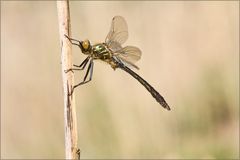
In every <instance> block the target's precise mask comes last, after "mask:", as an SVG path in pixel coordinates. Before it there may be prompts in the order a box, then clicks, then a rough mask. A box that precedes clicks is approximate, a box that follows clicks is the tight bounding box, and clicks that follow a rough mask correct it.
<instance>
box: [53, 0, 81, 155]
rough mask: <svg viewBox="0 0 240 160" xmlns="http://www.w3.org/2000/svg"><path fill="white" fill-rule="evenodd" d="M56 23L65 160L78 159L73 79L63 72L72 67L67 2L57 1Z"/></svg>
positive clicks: (71, 74)
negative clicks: (61, 83) (59, 50)
mask: <svg viewBox="0 0 240 160" xmlns="http://www.w3.org/2000/svg"><path fill="white" fill-rule="evenodd" d="M57 11H58V23H59V34H60V45H61V64H62V77H63V91H64V125H65V126H64V127H65V158H66V159H78V154H77V152H78V148H77V141H78V137H77V118H76V107H75V98H74V94H72V95H71V96H70V93H71V90H72V86H73V84H74V77H73V73H72V72H68V73H65V71H66V70H67V69H69V68H71V66H72V48H71V43H70V42H69V40H68V39H67V38H66V37H65V36H64V35H65V34H66V35H68V36H70V37H71V35H70V34H71V33H70V12H69V1H68V0H63V1H57Z"/></svg>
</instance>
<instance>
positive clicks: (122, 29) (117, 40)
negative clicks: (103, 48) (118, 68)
mask: <svg viewBox="0 0 240 160" xmlns="http://www.w3.org/2000/svg"><path fill="white" fill-rule="evenodd" d="M127 39H128V27H127V22H126V21H125V19H124V18H123V17H121V16H115V17H113V19H112V24H111V28H110V31H109V33H108V35H107V37H106V39H105V42H106V43H107V45H108V46H109V47H110V48H111V49H116V48H115V47H116V45H117V46H121V44H123V43H124V42H126V40H127Z"/></svg>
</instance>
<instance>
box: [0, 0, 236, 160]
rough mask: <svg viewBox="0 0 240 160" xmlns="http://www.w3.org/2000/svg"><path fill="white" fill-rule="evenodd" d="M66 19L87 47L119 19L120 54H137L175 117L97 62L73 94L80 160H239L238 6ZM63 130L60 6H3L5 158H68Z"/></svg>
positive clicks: (193, 5) (85, 6)
mask: <svg viewBox="0 0 240 160" xmlns="http://www.w3.org/2000/svg"><path fill="white" fill-rule="evenodd" d="M70 12H71V25H72V36H73V37H74V38H77V39H82V40H83V39H86V38H88V39H90V40H91V42H93V43H94V42H102V41H104V40H105V37H106V35H107V33H108V31H109V28H110V24H111V19H112V17H113V16H115V15H121V16H123V17H125V19H126V21H127V23H128V28H129V39H128V41H127V42H126V45H127V44H128V45H135V46H138V47H139V48H140V49H141V50H142V52H143V55H142V59H141V60H140V61H139V62H138V63H137V65H138V66H139V67H140V70H139V71H136V72H137V73H138V74H140V75H141V76H142V77H143V78H145V79H146V80H147V81H148V82H149V83H150V84H152V85H153V86H154V87H155V88H156V89H157V90H158V91H159V92H160V93H161V94H162V95H163V96H164V97H165V99H166V100H167V102H168V103H169V105H170V106H171V108H172V110H171V111H170V112H169V111H167V110H164V109H163V108H162V107H160V106H159V104H158V103H157V102H156V101H155V100H154V99H153V98H152V96H151V95H150V94H149V93H148V92H147V91H146V90H145V88H144V87H142V86H141V85H140V84H139V83H138V82H137V81H136V80H135V79H133V78H132V77H131V76H130V75H128V74H126V73H124V72H123V71H121V70H116V71H113V70H112V68H111V67H110V66H108V65H106V64H105V63H103V62H99V61H96V62H95V65H94V67H95V68H94V73H93V74H94V75H93V80H92V81H91V82H90V83H89V84H87V85H84V86H81V87H80V88H78V89H77V90H76V103H77V118H78V136H79V142H78V143H79V147H80V149H81V158H94V159H95V158H104V159H106V158H148V159H149V158H162V159H163V158H164V159H165V158H171V159H172V158H223V159H224V158H238V157H239V8H238V2H237V1H236V2H234V1H232V2H224V1H221V2H210V1H209V2H200V1H199V2H184V1H177V2H144V1H141V2H117V1H115V2H100V1H98V2H94V1H92V2H71V3H70ZM73 48H74V49H73V54H74V63H75V64H78V63H80V62H81V61H82V60H83V59H84V57H85V56H84V55H83V54H82V53H81V52H80V50H79V49H78V48H77V47H73ZM75 76H76V81H80V80H81V79H82V77H83V73H75ZM63 122H64V120H63V89H62V76H61V65H60V45H59V34H58V21H57V10H56V3H55V2H50V1H49V2H40V1H38V2H30V1H25V2H24V1H22V2H14V1H11V2H7V1H4V2H1V158H4V159H5V158H6V159H7V158H14V159H17V158H22V159H26V158H30V159H33V158H39V159H42V158H48V159H55V158H64V126H63Z"/></svg>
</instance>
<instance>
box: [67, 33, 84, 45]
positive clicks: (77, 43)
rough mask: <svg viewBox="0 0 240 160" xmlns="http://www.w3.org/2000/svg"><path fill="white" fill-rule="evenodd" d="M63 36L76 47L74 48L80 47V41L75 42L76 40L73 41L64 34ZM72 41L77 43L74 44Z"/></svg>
mask: <svg viewBox="0 0 240 160" xmlns="http://www.w3.org/2000/svg"><path fill="white" fill-rule="evenodd" d="M64 36H65V37H66V38H67V39H68V40H69V41H70V42H71V43H72V44H73V45H76V46H80V43H81V42H80V41H79V40H76V39H73V38H70V37H68V36H67V35H66V34H64ZM72 41H75V42H78V43H74V42H72Z"/></svg>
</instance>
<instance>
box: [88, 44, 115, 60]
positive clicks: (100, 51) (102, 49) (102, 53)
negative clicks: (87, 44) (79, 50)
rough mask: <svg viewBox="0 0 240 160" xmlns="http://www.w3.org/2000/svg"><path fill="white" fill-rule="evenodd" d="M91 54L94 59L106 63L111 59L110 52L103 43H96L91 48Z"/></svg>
mask: <svg viewBox="0 0 240 160" xmlns="http://www.w3.org/2000/svg"><path fill="white" fill-rule="evenodd" d="M92 54H93V58H94V59H101V60H104V61H108V60H110V59H111V58H112V52H111V51H110V50H109V49H108V47H107V46H106V45H105V44H104V43H98V44H95V45H93V46H92Z"/></svg>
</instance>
